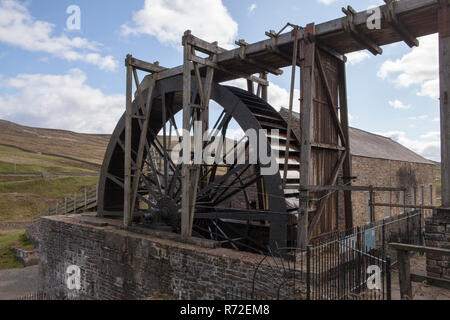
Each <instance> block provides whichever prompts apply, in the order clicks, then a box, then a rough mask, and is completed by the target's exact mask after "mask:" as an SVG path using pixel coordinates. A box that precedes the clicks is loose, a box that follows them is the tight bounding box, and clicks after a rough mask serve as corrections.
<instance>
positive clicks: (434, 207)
mask: <svg viewBox="0 0 450 320" xmlns="http://www.w3.org/2000/svg"><path fill="white" fill-rule="evenodd" d="M373 206H374V207H388V208H406V209H425V210H434V209H438V208H439V207H437V206H425V205H412V204H411V205H409V204H394V203H374V204H373Z"/></svg>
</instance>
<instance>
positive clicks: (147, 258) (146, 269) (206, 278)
mask: <svg viewBox="0 0 450 320" xmlns="http://www.w3.org/2000/svg"><path fill="white" fill-rule="evenodd" d="M93 219H97V218H93ZM97 220H98V219H97ZM105 221H106V220H105ZM118 225H119V224H117V225H111V224H108V223H95V224H93V223H87V222H86V221H84V220H83V218H81V217H79V216H53V217H43V218H41V221H40V233H41V235H42V236H41V239H40V263H39V291H40V293H44V294H45V295H46V296H47V297H49V299H76V300H78V299H81V300H91V299H92V300H93V299H101V300H104V299H106V300H116V299H121V300H123V299H145V298H148V297H152V296H154V295H158V294H163V295H169V296H173V297H174V298H176V299H180V298H181V299H188V300H203V299H207V300H209V299H215V300H216V299H218V300H222V299H226V298H227V296H228V293H229V292H231V291H233V290H234V289H236V288H239V290H244V291H246V292H251V289H252V284H253V282H252V279H253V276H254V274H255V268H256V267H257V266H258V264H259V263H260V262H261V260H262V258H263V257H262V256H259V255H255V254H250V253H243V252H237V251H233V250H229V249H223V248H215V249H214V248H206V247H201V246H198V245H192V244H187V243H183V242H181V241H175V240H174V238H173V237H176V236H178V235H173V234H172V236H171V237H172V238H170V237H169V239H167V238H161V237H160V236H161V232H160V231H159V235H158V234H157V233H158V232H156V233H155V235H153V236H152V235H151V234H152V232H153V231H151V230H150V231H148V232H150V233H147V234H138V233H133V232H130V231H126V230H122V229H121V228H120V227H119V226H118ZM167 236H170V234H167ZM180 240H181V239H180ZM73 265H75V266H78V267H79V268H80V271H81V277H80V282H81V288H80V290H69V288H68V286H67V280H68V276H69V275H68V274H67V273H66V272H67V268H68V267H69V266H73ZM259 270H260V271H259V272H258V274H259V276H258V277H259V279H263V281H261V283H263V284H264V285H265V286H268V287H269V288H278V287H279V286H280V285H281V282H280V281H282V278H281V276H280V274H281V273H282V271H281V270H280V271H279V272H280V274H278V275H277V272H278V271H276V270H274V269H273V268H272V267H268V266H266V265H265V264H262V265H261V267H260V269H259ZM277 281H278V282H280V283H278V282H277ZM266 293H267V292H266ZM269 294H270V293H269Z"/></svg>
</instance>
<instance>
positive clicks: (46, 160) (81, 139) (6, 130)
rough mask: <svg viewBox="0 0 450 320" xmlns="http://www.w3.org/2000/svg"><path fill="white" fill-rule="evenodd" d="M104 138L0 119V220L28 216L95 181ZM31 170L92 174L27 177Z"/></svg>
mask: <svg viewBox="0 0 450 320" xmlns="http://www.w3.org/2000/svg"><path fill="white" fill-rule="evenodd" d="M108 141H109V136H107V135H86V134H78V133H73V132H68V131H62V130H48V129H36V128H29V127H23V126H20V125H16V124H14V123H11V122H7V121H3V120H0V222H5V221H7V222H17V221H30V220H33V219H34V218H36V217H38V216H39V214H40V212H41V211H42V210H44V209H45V208H46V207H47V205H48V204H49V203H50V202H53V201H55V200H57V199H60V198H62V197H65V196H69V195H71V194H73V193H74V192H77V191H79V190H80V189H81V188H83V187H84V186H90V185H93V184H95V183H96V182H97V181H98V176H97V175H98V172H99V170H100V168H101V163H102V161H103V156H104V152H105V150H106V146H107V143H108ZM6 145H9V146H6ZM44 153H45V154H44ZM48 154H55V155H48ZM58 155H60V156H58ZM77 159H80V160H81V161H80V160H77ZM14 172H17V173H20V175H14V174H11V173H14ZM36 172H42V173H61V172H65V173H83V174H88V175H89V174H92V176H67V175H66V176H51V178H44V177H43V176H39V175H37V176H36V175H31V173H36ZM2 173H3V174H2ZM26 173H30V175H26Z"/></svg>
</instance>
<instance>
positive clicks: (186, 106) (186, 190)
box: [181, 31, 191, 238]
mask: <svg viewBox="0 0 450 320" xmlns="http://www.w3.org/2000/svg"><path fill="white" fill-rule="evenodd" d="M190 34H191V32H190V31H186V32H185V33H184V37H183V46H184V58H183V160H182V161H183V163H182V166H181V179H182V182H181V188H182V191H181V192H182V195H181V235H182V236H183V237H185V238H187V237H190V232H189V223H190V222H189V221H190V217H189V212H190V202H191V201H190V195H191V192H190V191H191V190H190V185H191V183H190V181H191V179H190V178H191V165H190V162H191V135H190V131H191V62H190V60H189V57H190V54H191V46H190V44H189V43H188V42H187V41H186V37H187V36H189V35H190Z"/></svg>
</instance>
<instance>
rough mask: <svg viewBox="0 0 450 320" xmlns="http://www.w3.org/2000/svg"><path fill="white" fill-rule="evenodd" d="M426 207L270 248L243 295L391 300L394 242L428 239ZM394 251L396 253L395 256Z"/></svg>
mask: <svg viewBox="0 0 450 320" xmlns="http://www.w3.org/2000/svg"><path fill="white" fill-rule="evenodd" d="M422 218H423V212H422V211H421V210H419V211H415V212H411V213H405V214H402V215H398V216H395V217H390V218H387V219H384V220H382V221H379V222H377V223H372V224H368V225H365V226H361V227H357V228H353V229H351V230H347V231H345V232H336V233H334V234H331V235H328V236H326V237H323V238H320V239H315V240H314V241H312V242H311V243H310V245H309V246H308V247H307V248H306V249H299V248H284V249H278V250H276V252H273V251H271V250H270V249H269V252H268V253H266V254H265V255H264V257H263V258H262V259H261V260H260V261H259V263H258V264H257V265H256V267H255V271H254V275H253V279H252V280H251V283H250V284H249V285H248V286H247V288H234V289H233V290H231V291H230V292H229V293H228V296H229V297H233V298H234V299H236V298H237V299H238V300H250V299H261V300H266V299H273V300H391V298H392V294H391V267H392V265H393V262H392V261H391V258H390V256H391V255H390V253H391V252H392V250H390V248H389V245H388V244H389V243H391V242H393V241H394V242H396V241H399V242H403V243H408V244H415V245H420V244H421V243H423V223H422ZM393 256H395V255H393Z"/></svg>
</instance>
